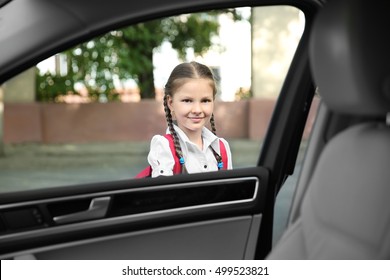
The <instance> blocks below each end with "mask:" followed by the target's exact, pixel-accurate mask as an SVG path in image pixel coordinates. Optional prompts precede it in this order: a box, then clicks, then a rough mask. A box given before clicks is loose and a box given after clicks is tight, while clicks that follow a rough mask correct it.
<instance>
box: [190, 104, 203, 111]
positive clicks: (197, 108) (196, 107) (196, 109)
mask: <svg viewBox="0 0 390 280" xmlns="http://www.w3.org/2000/svg"><path fill="white" fill-rule="evenodd" d="M192 112H193V113H201V112H202V108H201V106H200V104H199V102H194V103H193V105H192Z"/></svg>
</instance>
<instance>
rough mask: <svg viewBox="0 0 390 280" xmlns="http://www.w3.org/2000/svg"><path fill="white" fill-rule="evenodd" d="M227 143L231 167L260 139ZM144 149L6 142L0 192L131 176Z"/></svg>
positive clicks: (246, 158) (286, 192) (279, 204)
mask: <svg viewBox="0 0 390 280" xmlns="http://www.w3.org/2000/svg"><path fill="white" fill-rule="evenodd" d="M229 144H230V147H231V151H232V158H233V166H234V168H243V167H249V166H255V165H256V163H257V160H258V154H259V152H260V149H261V143H260V142H258V141H247V140H230V141H229ZM148 150H149V142H132V143H127V142H126V143H125V142H123V143H93V144H63V145H38V144H21V145H6V147H5V156H4V157H0V192H3V193H4V192H9V191H18V190H28V189H37V188H48V187H56V186H68V185H74V184H80V183H91V182H102V181H112V180H127V179H131V178H133V177H134V176H135V175H136V174H137V173H138V172H139V171H140V170H141V169H142V168H143V167H145V166H146V165H147V161H146V156H147V153H148ZM300 158H301V157H300ZM299 169H300V163H298V165H297V167H296V170H295V172H294V174H293V175H292V176H291V177H290V178H288V180H287V181H286V183H285V184H284V186H283V188H282V189H281V191H280V192H279V194H278V197H277V201H276V206H275V221H274V226H275V227H274V241H276V240H277V239H278V238H279V237H280V234H281V232H282V230H283V229H284V227H285V225H286V220H287V216H288V211H289V208H290V205H291V198H292V195H293V193H294V189H295V184H296V181H297V174H298V173H299Z"/></svg>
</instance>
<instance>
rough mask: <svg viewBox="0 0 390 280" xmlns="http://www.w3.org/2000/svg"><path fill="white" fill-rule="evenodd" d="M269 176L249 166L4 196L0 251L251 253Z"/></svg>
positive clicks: (57, 254)
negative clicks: (23, 199)
mask: <svg viewBox="0 0 390 280" xmlns="http://www.w3.org/2000/svg"><path fill="white" fill-rule="evenodd" d="M267 181H268V171H267V170H266V169H264V168H247V169H240V170H234V171H226V172H211V173H209V174H203V175H200V174H192V175H186V176H171V177H163V178H156V179H141V180H129V181H127V182H124V181H119V182H107V183H104V184H103V183H99V184H96V185H93V184H92V185H88V186H79V188H80V189H82V190H84V191H83V192H84V193H79V194H78V195H74V190H73V187H69V190H67V191H66V189H65V188H61V189H60V190H58V191H55V189H52V191H51V193H44V192H41V194H39V193H38V192H37V191H36V192H34V191H30V192H26V193H24V194H23V195H22V196H25V197H26V198H27V197H35V199H34V200H31V199H30V200H27V201H26V202H20V197H21V196H19V199H18V201H19V202H16V203H14V202H13V201H12V200H13V197H12V196H4V197H2V198H1V201H2V203H1V205H2V206H1V208H0V215H1V220H2V228H1V235H0V248H1V249H0V253H1V256H0V257H1V258H14V257H18V256H19V257H20V256H21V257H22V258H23V256H31V255H32V256H34V257H35V258H43V259H61V258H65V259H84V258H85V259H100V258H101V259H122V258H123V259H133V258H134V259H140V258H143V259H144V258H151V259H156V258H164V259H166V258H172V259H180V258H187V259H191V258H195V259H196V258H208V259H210V258H216V259H225V258H227V259H230V258H232V259H242V258H253V256H254V250H255V247H256V246H254V245H255V244H256V242H257V235H258V233H259V227H260V222H261V219H262V216H263V214H264V213H263V209H264V203H265V200H264V199H265V194H266V190H267ZM145 183H147V184H148V186H143V185H144V184H145ZM92 189H94V191H92ZM87 190H88V191H87ZM64 191H65V192H68V193H73V195H69V196H67V195H64ZM20 195H21V194H20ZM39 196H40V197H39ZM94 209H97V210H94ZM91 213H92V214H91ZM94 213H97V214H96V215H95V214H94ZM173 244H174V245H175V246H172V245H173ZM178 244H181V245H180V246H178ZM233 244H234V245H233ZM97 252H99V253H97Z"/></svg>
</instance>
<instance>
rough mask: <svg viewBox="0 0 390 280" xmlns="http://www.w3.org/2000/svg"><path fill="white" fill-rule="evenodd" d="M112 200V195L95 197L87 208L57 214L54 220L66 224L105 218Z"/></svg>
mask: <svg viewBox="0 0 390 280" xmlns="http://www.w3.org/2000/svg"><path fill="white" fill-rule="evenodd" d="M110 200H111V197H109V196H105V197H97V198H93V199H92V200H91V203H90V204H89V208H88V209H87V210H85V211H80V212H76V213H72V214H67V215H63V216H57V217H54V218H53V220H54V222H56V223H57V224H66V223H73V222H80V221H87V220H93V219H99V218H104V217H105V215H106V214H107V210H108V206H109V204H110Z"/></svg>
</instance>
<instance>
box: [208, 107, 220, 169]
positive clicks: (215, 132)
mask: <svg viewBox="0 0 390 280" xmlns="http://www.w3.org/2000/svg"><path fill="white" fill-rule="evenodd" d="M210 124H211V131H212V132H213V133H214V134H215V135H217V129H216V128H215V120H214V114H212V115H211V117H210ZM212 150H213V153H214V157H215V159H216V160H217V164H218V169H222V168H221V166H223V163H222V157H221V156H220V155H219V154H217V152H215V151H214V149H212Z"/></svg>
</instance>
